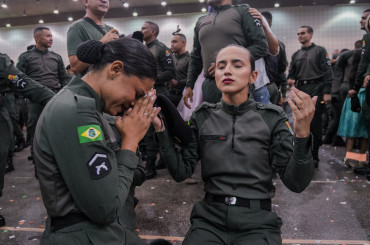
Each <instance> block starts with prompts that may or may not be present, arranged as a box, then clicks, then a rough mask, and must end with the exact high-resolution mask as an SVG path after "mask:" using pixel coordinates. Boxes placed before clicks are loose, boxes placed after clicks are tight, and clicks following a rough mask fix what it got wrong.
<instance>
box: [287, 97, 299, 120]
mask: <svg viewBox="0 0 370 245" xmlns="http://www.w3.org/2000/svg"><path fill="white" fill-rule="evenodd" d="M288 104H289V106H290V108H291V109H292V111H293V116H294V118H297V116H299V115H300V113H301V112H300V111H299V109H298V107H297V106H296V105H295V104H294V102H293V101H292V99H290V98H288Z"/></svg>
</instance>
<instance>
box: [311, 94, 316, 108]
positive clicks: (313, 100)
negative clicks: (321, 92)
mask: <svg viewBox="0 0 370 245" xmlns="http://www.w3.org/2000/svg"><path fill="white" fill-rule="evenodd" d="M312 102H313V104H314V105H315V106H316V102H317V96H314V97H313V98H312Z"/></svg>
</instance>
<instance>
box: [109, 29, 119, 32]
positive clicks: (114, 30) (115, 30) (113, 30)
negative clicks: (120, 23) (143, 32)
mask: <svg viewBox="0 0 370 245" xmlns="http://www.w3.org/2000/svg"><path fill="white" fill-rule="evenodd" d="M109 33H118V30H117V29H116V28H113V29H111V30H110V31H109Z"/></svg>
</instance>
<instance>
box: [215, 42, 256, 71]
mask: <svg viewBox="0 0 370 245" xmlns="http://www.w3.org/2000/svg"><path fill="white" fill-rule="evenodd" d="M229 47H236V48H240V49H243V50H245V51H246V52H247V53H248V56H249V63H250V64H251V71H254V70H255V69H256V60H255V58H254V56H253V54H252V53H251V52H250V51H249V50H248V49H247V48H246V47H243V46H240V45H237V44H229V45H227V46H226V47H224V48H222V49H220V50H219V51H218V52H217V53H216V58H217V56H218V54H219V53H220V52H221V51H222V50H224V49H225V48H229Z"/></svg>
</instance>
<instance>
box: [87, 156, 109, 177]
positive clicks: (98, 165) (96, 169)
mask: <svg viewBox="0 0 370 245" xmlns="http://www.w3.org/2000/svg"><path fill="white" fill-rule="evenodd" d="M87 167H88V169H89V172H90V176H91V178H92V179H100V178H103V177H104V176H107V175H108V174H109V173H110V171H111V170H112V166H111V164H110V162H109V158H108V157H107V155H105V154H100V153H95V154H94V155H93V156H92V158H91V159H90V160H89V162H88V165H87Z"/></svg>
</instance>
